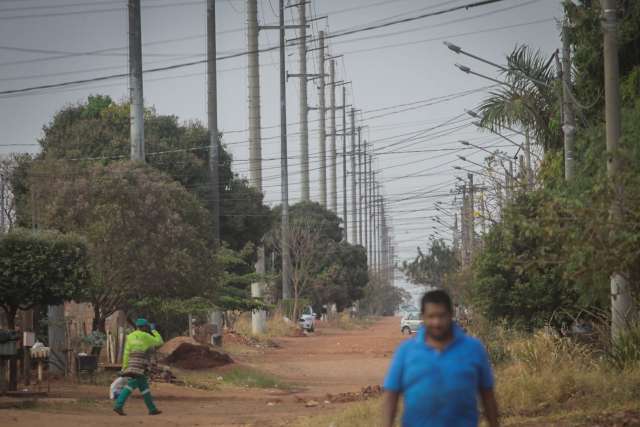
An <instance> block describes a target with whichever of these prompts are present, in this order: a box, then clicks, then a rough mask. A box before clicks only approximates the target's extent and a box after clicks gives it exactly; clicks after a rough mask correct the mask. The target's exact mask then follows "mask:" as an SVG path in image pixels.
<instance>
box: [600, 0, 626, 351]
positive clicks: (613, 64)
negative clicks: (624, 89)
mask: <svg viewBox="0 0 640 427" xmlns="http://www.w3.org/2000/svg"><path fill="white" fill-rule="evenodd" d="M601 1H602V10H603V13H604V21H603V30H604V100H605V119H606V134H607V175H608V177H609V181H610V184H611V185H613V191H614V194H613V200H612V203H611V207H610V209H611V210H610V218H611V220H612V221H614V222H616V221H623V216H622V200H621V195H622V192H623V188H622V185H621V184H619V183H618V182H617V181H618V178H619V175H620V172H621V159H620V154H619V153H617V150H618V147H619V142H620V134H621V125H620V83H619V73H620V67H619V62H618V22H617V17H616V13H617V10H616V0H601ZM632 314H633V298H632V295H631V289H630V287H629V284H628V282H627V278H626V277H625V273H624V272H620V271H616V272H614V273H613V274H612V275H611V334H612V337H613V339H617V338H618V337H619V336H620V334H621V333H622V332H624V331H625V330H627V329H628V328H629V326H630V323H629V320H630V317H631V315H632Z"/></svg>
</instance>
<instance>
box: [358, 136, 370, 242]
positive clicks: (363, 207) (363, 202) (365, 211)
mask: <svg viewBox="0 0 640 427" xmlns="http://www.w3.org/2000/svg"><path fill="white" fill-rule="evenodd" d="M362 149H363V152H362V159H363V160H364V168H363V171H362V174H361V175H360V179H361V184H362V191H361V192H360V212H361V213H362V216H363V225H364V233H363V237H364V241H363V242H362V243H363V246H364V249H365V250H366V251H368V250H369V207H368V206H367V197H368V193H369V188H368V187H367V186H368V185H369V174H367V141H365V142H364V144H363V145H362Z"/></svg>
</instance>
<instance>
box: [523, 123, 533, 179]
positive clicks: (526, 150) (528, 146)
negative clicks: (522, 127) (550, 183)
mask: <svg viewBox="0 0 640 427" xmlns="http://www.w3.org/2000/svg"><path fill="white" fill-rule="evenodd" d="M524 159H525V162H526V163H527V173H526V187H527V190H528V191H531V190H533V167H532V165H531V139H530V137H529V129H527V130H526V131H525V134H524Z"/></svg>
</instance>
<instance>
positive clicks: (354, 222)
mask: <svg viewBox="0 0 640 427" xmlns="http://www.w3.org/2000/svg"><path fill="white" fill-rule="evenodd" d="M357 191H358V189H357V187H356V110H355V109H354V108H353V107H352V108H351V243H353V244H354V245H355V244H357V243H358V211H357V207H356V192H357ZM345 220H346V218H345Z"/></svg>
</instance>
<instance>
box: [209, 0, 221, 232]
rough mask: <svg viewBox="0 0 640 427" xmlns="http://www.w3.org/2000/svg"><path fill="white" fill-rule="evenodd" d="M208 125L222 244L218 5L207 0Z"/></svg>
mask: <svg viewBox="0 0 640 427" xmlns="http://www.w3.org/2000/svg"><path fill="white" fill-rule="evenodd" d="M207 106H208V108H207V110H208V111H207V123H208V127H209V175H210V180H211V192H212V197H211V204H212V206H211V207H212V211H213V216H214V222H215V224H214V228H213V233H214V238H215V240H216V244H218V243H219V242H220V184H219V182H218V180H219V176H218V166H219V164H220V153H219V148H218V147H219V145H218V86H217V76H216V3H215V0H207Z"/></svg>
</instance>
